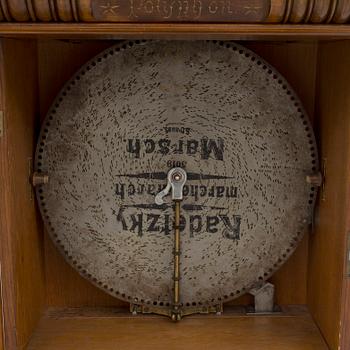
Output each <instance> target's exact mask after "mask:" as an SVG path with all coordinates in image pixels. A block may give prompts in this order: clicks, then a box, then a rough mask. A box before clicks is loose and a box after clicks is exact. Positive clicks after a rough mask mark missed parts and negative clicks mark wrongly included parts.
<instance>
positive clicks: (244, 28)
mask: <svg viewBox="0 0 350 350" xmlns="http://www.w3.org/2000/svg"><path fill="white" fill-rule="evenodd" d="M0 37H21V38H22V37H25V38H51V39H53V38H56V39H75V40H77V39H89V40H91V39H109V40H110V39H114V40H117V39H131V38H132V39H141V38H142V39H159V38H161V39H190V40H193V39H204V40H206V39H221V40H301V39H303V40H304V39H318V40H335V39H349V38H350V26H348V25H326V24H323V25H317V24H313V25H309V24H294V25H291V24H274V25H269V24H232V23H228V24H227V23H226V24H224V23H211V24H208V23H195V24H193V23H192V24H191V23H56V22H55V23H37V24H33V23H23V22H21V23H3V24H0Z"/></svg>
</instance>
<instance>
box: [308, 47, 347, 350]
mask: <svg viewBox="0 0 350 350" xmlns="http://www.w3.org/2000/svg"><path fill="white" fill-rule="evenodd" d="M349 54H350V43H349V42H342V43H340V42H338V43H323V44H321V45H320V48H319V66H318V93H317V98H316V101H317V103H316V114H317V115H318V117H319V119H318V121H317V125H316V129H317V130H318V136H319V137H318V138H319V142H320V144H319V147H320V153H321V155H320V158H321V159H325V162H326V163H325V164H326V177H325V191H324V193H323V195H321V197H324V200H320V201H319V209H318V212H317V215H316V220H315V232H314V234H313V235H312V236H311V240H310V251H309V255H310V260H309V272H308V275H309V278H308V305H309V307H310V311H311V314H312V316H313V317H314V319H315V320H316V322H317V324H318V326H319V327H320V329H321V331H322V333H323V335H324V337H325V339H326V341H327V342H328V345H329V347H330V348H331V349H332V350H335V349H337V348H338V345H339V337H340V332H341V331H340V329H341V328H340V327H341V324H342V322H343V320H341V309H342V308H343V307H345V305H344V304H343V300H344V299H343V297H342V293H343V283H344V279H345V276H344V261H345V259H346V246H347V235H348V231H349V226H348V225H349V220H348V218H349V209H348V208H349V207H348V205H349V156H350V153H349V150H350V144H349V140H350V137H349V133H350V124H349V118H348V117H347V116H348V115H349V112H350V100H349V93H350V83H349V81H350V69H349V67H350V66H349ZM347 312H349V311H347ZM348 346H349V344H347V345H346V346H345V347H344V349H348Z"/></svg>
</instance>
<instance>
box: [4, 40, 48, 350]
mask: <svg viewBox="0 0 350 350" xmlns="http://www.w3.org/2000/svg"><path fill="white" fill-rule="evenodd" d="M1 55H2V56H1V60H0V65H1V75H0V77H1V91H2V105H1V107H2V109H3V111H4V135H3V137H2V138H1V140H0V212H1V214H0V259H1V264H2V278H3V306H4V319H5V349H6V350H15V349H16V350H17V349H19V350H20V349H23V348H24V347H25V346H26V344H27V342H28V340H29V338H30V336H31V334H32V332H33V329H34V328H35V326H36V323H37V321H38V319H39V318H40V316H41V312H42V310H43V306H44V302H45V286H44V269H43V262H44V261H43V249H42V236H41V234H42V232H41V225H40V221H39V217H38V213H37V210H36V205H35V201H34V198H33V194H32V191H31V186H30V183H29V175H30V174H29V171H30V162H31V161H30V159H31V158H32V157H33V153H34V145H35V126H36V117H37V66H36V65H37V55H36V42H35V41H32V40H25V41H22V40H13V39H3V40H1Z"/></svg>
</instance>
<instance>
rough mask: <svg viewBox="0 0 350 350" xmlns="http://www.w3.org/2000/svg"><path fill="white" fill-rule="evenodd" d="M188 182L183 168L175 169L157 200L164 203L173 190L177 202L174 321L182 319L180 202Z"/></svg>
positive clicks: (174, 199) (158, 202) (173, 196)
mask: <svg viewBox="0 0 350 350" xmlns="http://www.w3.org/2000/svg"><path fill="white" fill-rule="evenodd" d="M186 180H187V174H186V171H185V170H183V169H182V168H173V169H171V170H170V171H169V172H168V184H167V186H166V187H165V188H164V190H163V191H161V192H159V193H158V194H157V196H156V198H155V201H156V204H158V205H161V204H163V203H164V201H163V198H164V197H165V196H166V195H167V194H168V193H169V191H170V189H172V200H173V201H175V223H174V229H175V233H174V298H173V305H172V309H171V311H170V317H171V319H172V320H173V321H180V319H181V303H180V202H181V201H182V199H183V194H182V191H183V187H184V185H185V182H186Z"/></svg>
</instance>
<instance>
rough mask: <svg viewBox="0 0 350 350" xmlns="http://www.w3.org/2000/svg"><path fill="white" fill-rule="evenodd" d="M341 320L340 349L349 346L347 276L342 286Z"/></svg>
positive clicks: (349, 301)
mask: <svg viewBox="0 0 350 350" xmlns="http://www.w3.org/2000/svg"><path fill="white" fill-rule="evenodd" d="M341 317H342V322H341V330H340V349H341V350H348V348H349V346H350V278H349V277H347V279H346V281H345V286H344V296H343V303H342V314H341Z"/></svg>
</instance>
